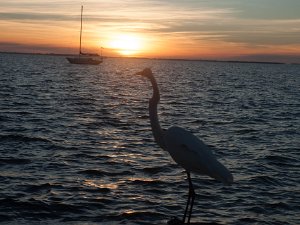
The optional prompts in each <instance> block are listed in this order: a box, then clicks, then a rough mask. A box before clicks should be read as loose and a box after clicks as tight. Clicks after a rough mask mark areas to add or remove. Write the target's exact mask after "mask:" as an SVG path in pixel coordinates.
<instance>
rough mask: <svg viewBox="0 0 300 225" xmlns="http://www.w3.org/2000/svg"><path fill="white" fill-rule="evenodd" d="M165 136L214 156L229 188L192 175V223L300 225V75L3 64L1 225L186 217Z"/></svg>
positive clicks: (188, 66) (252, 68) (156, 63)
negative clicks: (200, 144) (156, 124)
mask: <svg viewBox="0 0 300 225" xmlns="http://www.w3.org/2000/svg"><path fill="white" fill-rule="evenodd" d="M145 67H151V68H152V70H153V72H154V74H155V76H156V78H157V82H158V85H159V88H160V91H161V102H160V105H159V109H158V111H159V118H160V122H161V126H162V127H163V128H168V127H170V126H173V125H176V126H181V127H183V128H185V129H187V130H189V131H191V132H193V133H194V134H195V135H196V136H197V137H199V138H200V139H202V140H203V141H204V142H205V143H206V144H207V145H209V146H210V147H211V148H212V150H213V152H214V154H215V155H216V157H217V158H218V160H219V161H221V162H222V163H223V164H225V165H226V166H227V167H228V168H229V169H230V171H231V172H232V174H233V176H234V184H233V185H231V186H224V185H222V184H221V183H219V182H217V181H214V180H213V179H212V178H210V177H206V176H201V175H197V174H192V178H193V182H194V186H195V189H196V193H197V196H196V200H195V205H194V211H193V216H192V222H215V223H219V224H237V225H238V224H280V225H281V224H300V223H299V221H300V66H299V65H284V64H282V65H277V64H255V63H226V62H200V61H175V60H151V59H122V58H108V59H105V61H104V63H103V64H101V65H98V66H88V65H86V66H84V65H72V64H69V63H68V62H67V60H66V59H65V58H64V57H62V56H42V55H15V54H0V221H1V224H133V225H137V224H166V223H167V221H168V220H169V219H171V218H172V217H175V216H176V217H178V218H181V217H182V215H183V212H184V208H185V204H186V199H187V192H188V184H187V179H186V174H185V172H184V170H183V169H182V168H181V167H179V166H178V165H176V164H175V163H174V162H173V160H172V159H171V157H170V156H169V155H168V153H167V152H164V151H163V150H161V149H160V148H159V147H158V146H157V144H156V143H154V141H153V137H152V133H151V129H150V125H149V118H148V100H149V98H150V97H151V94H152V88H151V85H150V83H149V81H148V80H146V79H145V78H142V77H140V76H137V75H134V74H135V73H136V72H138V71H140V70H142V69H144V68H145Z"/></svg>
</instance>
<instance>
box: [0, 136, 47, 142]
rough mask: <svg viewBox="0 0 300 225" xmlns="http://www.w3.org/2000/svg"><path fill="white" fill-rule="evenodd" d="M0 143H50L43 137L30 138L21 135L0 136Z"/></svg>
mask: <svg viewBox="0 0 300 225" xmlns="http://www.w3.org/2000/svg"><path fill="white" fill-rule="evenodd" d="M0 141H8V142H11V141H14V142H16V141H18V142H45V143H52V142H51V141H50V140H48V139H47V138H44V137H30V136H26V135H23V134H7V135H0Z"/></svg>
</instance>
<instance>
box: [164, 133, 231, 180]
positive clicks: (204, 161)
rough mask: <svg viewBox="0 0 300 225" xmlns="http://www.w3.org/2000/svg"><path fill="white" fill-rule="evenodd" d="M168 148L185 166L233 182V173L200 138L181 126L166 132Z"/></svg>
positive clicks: (174, 157)
mask: <svg viewBox="0 0 300 225" xmlns="http://www.w3.org/2000/svg"><path fill="white" fill-rule="evenodd" d="M164 141H165V144H166V148H167V149H166V150H167V151H168V152H169V153H170V155H171V157H172V158H173V159H174V161H175V162H177V163H178V164H179V165H181V166H182V167H183V168H185V169H186V170H187V171H193V172H196V173H200V174H206V175H208V176H211V177H213V178H215V179H217V180H220V181H222V182H224V183H231V182H230V181H232V175H231V174H230V172H229V171H228V169H226V167H225V166H223V165H222V164H221V163H220V162H219V161H217V159H216V157H215V156H214V154H213V153H212V151H211V150H210V148H209V147H208V146H207V145H206V144H204V143H203V142H202V141H201V140H200V139H199V138H197V137H196V136H195V135H193V134H192V133H190V132H188V131H186V130H184V129H182V128H180V127H171V128H169V129H168V130H167V131H166V133H165V140H164Z"/></svg>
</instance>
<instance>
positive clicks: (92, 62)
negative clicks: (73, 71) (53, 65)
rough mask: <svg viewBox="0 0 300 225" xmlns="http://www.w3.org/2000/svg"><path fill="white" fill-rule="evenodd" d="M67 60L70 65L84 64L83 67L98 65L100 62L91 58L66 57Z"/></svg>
mask: <svg viewBox="0 0 300 225" xmlns="http://www.w3.org/2000/svg"><path fill="white" fill-rule="evenodd" d="M67 60H68V61H69V62H70V63H72V64H85V65H99V64H100V63H102V60H97V59H93V58H83V57H82V58H81V57H74V58H71V57H67Z"/></svg>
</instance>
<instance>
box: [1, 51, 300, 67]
mask: <svg viewBox="0 0 300 225" xmlns="http://www.w3.org/2000/svg"><path fill="white" fill-rule="evenodd" d="M0 53H2V54H20V55H49V56H75V55H76V54H62V53H30V52H2V51H0ZM104 58H124V59H126V58H128V59H150V60H151V59H152V60H171V61H199V62H221V63H253V64H291V65H300V63H284V62H265V61H248V60H213V59H184V58H183V59H177V58H147V57H126V56H109V57H107V56H104Z"/></svg>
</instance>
